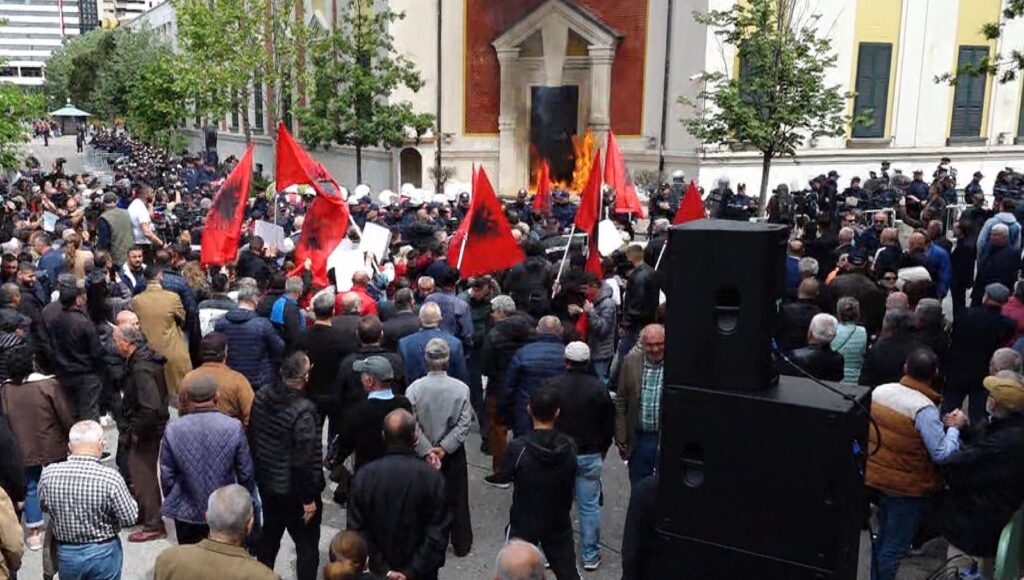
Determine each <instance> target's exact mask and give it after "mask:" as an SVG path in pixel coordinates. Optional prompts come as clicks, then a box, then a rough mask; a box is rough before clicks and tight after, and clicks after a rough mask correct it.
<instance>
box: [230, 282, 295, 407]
mask: <svg viewBox="0 0 1024 580" xmlns="http://www.w3.org/2000/svg"><path fill="white" fill-rule="evenodd" d="M258 300H259V290H257V289H256V287H255V286H249V285H245V286H242V287H241V288H240V289H239V290H238V308H235V309H234V310H229V311H228V313H227V314H225V315H224V316H222V317H221V318H220V319H219V320H217V324H216V325H215V326H214V330H216V331H217V332H223V333H224V334H225V335H226V336H227V337H228V358H227V365H228V366H229V367H231V369H232V370H235V371H237V372H240V373H242V374H243V375H245V378H246V379H248V381H249V384H250V385H252V388H253V390H254V391H258V390H259V389H260V388H262V387H264V386H266V385H269V384H271V383H272V382H274V380H275V379H276V377H277V361H278V360H279V359H280V358H281V356H282V354H283V353H284V341H283V340H281V336H280V335H278V334H277V330H275V329H274V325H273V324H271V322H270V321H269V320H267V319H266V318H263V317H262V316H257V315H256V302H257V301H258Z"/></svg>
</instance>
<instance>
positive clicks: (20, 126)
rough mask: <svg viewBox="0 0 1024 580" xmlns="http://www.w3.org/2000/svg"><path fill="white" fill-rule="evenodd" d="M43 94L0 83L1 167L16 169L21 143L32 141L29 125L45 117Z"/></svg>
mask: <svg viewBox="0 0 1024 580" xmlns="http://www.w3.org/2000/svg"><path fill="white" fill-rule="evenodd" d="M44 104H45V103H44V100H43V96H42V94H40V93H38V92H30V91H28V90H25V89H23V88H22V87H19V86H17V85H12V84H8V83H0V168H13V167H17V165H18V161H19V160H20V158H21V149H20V147H21V144H22V143H25V142H27V141H28V140H29V125H28V122H29V121H31V120H32V119H38V118H39V117H41V116H42V115H43V111H44Z"/></svg>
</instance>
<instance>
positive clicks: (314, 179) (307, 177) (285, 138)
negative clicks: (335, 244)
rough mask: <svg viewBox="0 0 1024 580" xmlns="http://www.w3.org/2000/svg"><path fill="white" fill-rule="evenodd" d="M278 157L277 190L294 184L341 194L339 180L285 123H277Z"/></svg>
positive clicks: (319, 192)
mask: <svg viewBox="0 0 1024 580" xmlns="http://www.w3.org/2000/svg"><path fill="white" fill-rule="evenodd" d="M276 157H277V163H276V167H275V168H274V179H275V180H276V181H275V184H274V187H275V188H276V189H277V191H284V189H285V188H286V187H289V186H292V185H308V186H310V187H312V188H313V189H314V190H315V191H316V192H317V193H318V194H320V195H335V196H336V195H339V192H340V191H341V187H340V186H339V185H338V182H337V181H335V180H334V178H333V177H331V174H330V173H328V172H327V169H325V168H324V166H323V165H320V164H319V163H317V162H316V161H314V160H313V158H312V157H310V156H309V153H306V150H305V149H303V148H302V146H301V145H299V144H298V143H296V142H295V139H294V138H293V137H292V134H291V133H289V132H288V129H286V128H285V126H284V123H278V124H277V152H276ZM332 249H333V248H332Z"/></svg>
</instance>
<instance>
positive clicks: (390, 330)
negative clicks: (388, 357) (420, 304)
mask: <svg viewBox="0 0 1024 580" xmlns="http://www.w3.org/2000/svg"><path fill="white" fill-rule="evenodd" d="M395 311H396V312H395V314H394V316H392V317H391V318H389V319H387V320H385V321H384V341H383V344H384V348H386V349H388V350H389V351H391V352H397V351H398V341H399V340H401V339H403V338H405V337H406V336H409V335H410V334H413V333H414V332H416V331H417V330H419V329H420V319H419V317H418V316H416V312H414V310H413V294H412V290H411V289H409V288H402V289H400V290H398V291H397V292H395Z"/></svg>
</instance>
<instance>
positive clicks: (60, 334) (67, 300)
mask: <svg viewBox="0 0 1024 580" xmlns="http://www.w3.org/2000/svg"><path fill="white" fill-rule="evenodd" d="M57 287H58V289H59V301H60V312H59V314H57V315H56V317H55V318H54V319H53V322H52V324H51V325H50V326H49V327H48V330H49V336H50V337H51V340H50V341H49V347H50V348H52V349H53V351H52V355H51V356H52V357H53V362H54V365H53V366H54V371H55V374H56V375H57V379H58V380H59V381H60V384H61V387H63V388H64V392H65V393H66V394H67V395H68V399H69V400H70V401H73V402H74V409H75V419H76V420H83V419H91V420H93V421H98V420H99V416H100V406H99V405H100V391H101V389H102V384H101V382H100V373H102V372H103V371H104V368H105V366H106V365H105V363H104V361H103V349H102V347H101V345H100V337H99V333H97V332H96V325H95V324H93V322H92V320H90V319H89V316H88V315H87V314H86V313H85V310H84V306H83V305H84V303H85V296H84V294H82V291H81V289H79V288H78V286H77V283H76V281H75V279H74V276H73V275H72V276H71V277H70V278H68V277H67V276H64V275H61V277H60V278H59V281H58V285H57Z"/></svg>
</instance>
